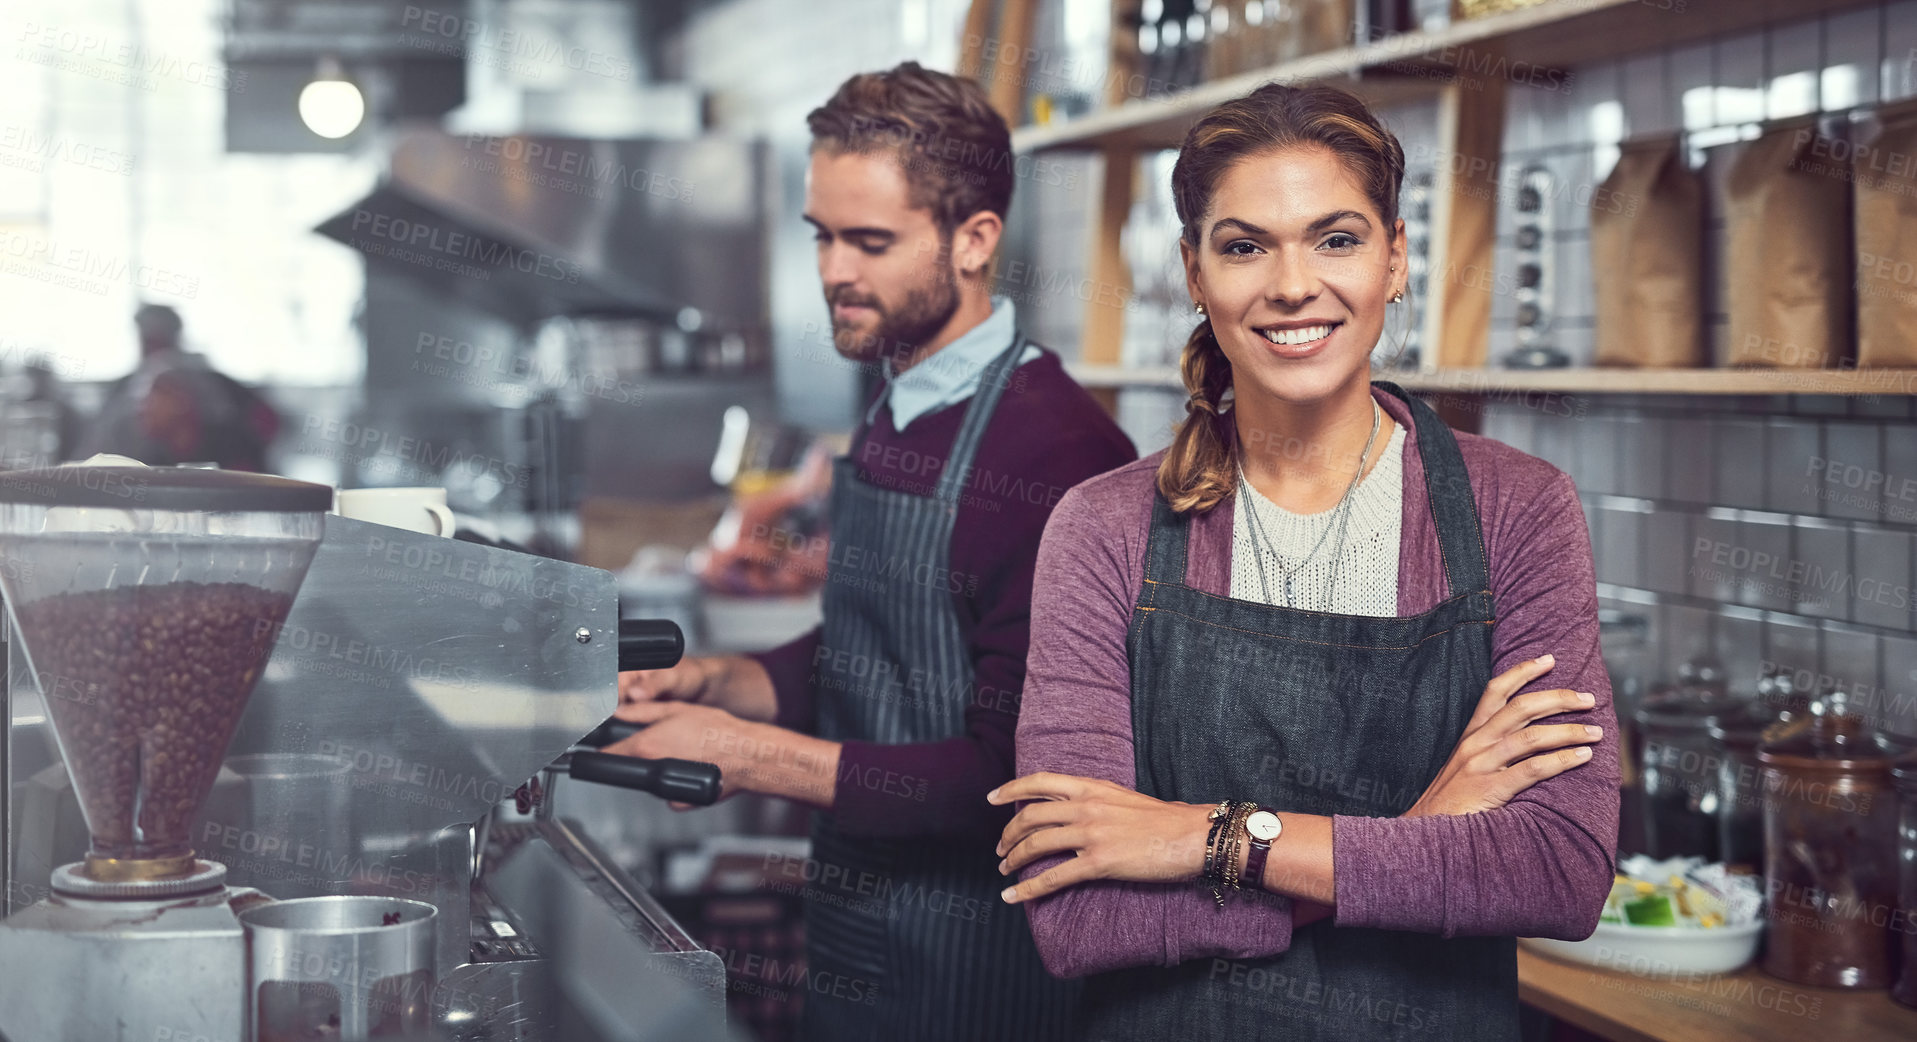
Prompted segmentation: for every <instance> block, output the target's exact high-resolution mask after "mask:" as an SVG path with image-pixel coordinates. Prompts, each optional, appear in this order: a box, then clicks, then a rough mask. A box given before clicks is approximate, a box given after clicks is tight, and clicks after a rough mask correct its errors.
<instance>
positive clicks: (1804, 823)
mask: <svg viewBox="0 0 1917 1042" xmlns="http://www.w3.org/2000/svg"><path fill="white" fill-rule="evenodd" d="M1897 751H1898V750H1897V748H1896V746H1894V745H1893V744H1892V741H1891V739H1889V738H1888V737H1886V736H1884V735H1881V734H1879V733H1876V732H1874V731H1873V730H1871V728H1870V727H1869V725H1868V724H1867V723H1866V722H1865V721H1864V720H1863V719H1862V718H1861V717H1860V716H1858V715H1856V714H1855V712H1854V710H1851V709H1850V700H1849V699H1848V698H1847V696H1846V692H1844V691H1842V690H1837V691H1831V692H1829V693H1827V694H1825V695H1823V696H1822V697H1821V698H1820V699H1819V700H1818V701H1817V702H1815V703H1813V704H1812V706H1811V718H1810V723H1809V725H1808V726H1806V727H1804V728H1803V729H1802V730H1801V731H1798V732H1797V733H1795V734H1789V735H1786V736H1782V737H1778V738H1774V739H1767V740H1765V741H1764V742H1762V743H1760V744H1759V745H1758V749H1757V760H1758V763H1759V764H1760V765H1761V766H1762V768H1763V778H1762V783H1761V784H1762V788H1763V800H1764V855H1765V856H1764V876H1765V883H1766V887H1765V891H1766V893H1765V906H1766V912H1767V914H1768V916H1769V919H1770V926H1769V929H1768V932H1767V934H1766V944H1765V948H1764V964H1763V965H1764V970H1765V972H1767V973H1770V974H1771V975H1773V976H1776V977H1781V978H1783V979H1785V980H1789V981H1794V982H1796V983H1798V984H1808V985H1812V986H1814V987H1825V988H1882V987H1886V986H1888V985H1889V984H1890V982H1891V972H1892V965H1893V963H1892V954H1891V941H1892V937H1893V934H1892V930H1891V926H1892V924H1893V923H1894V922H1896V921H1897V919H1896V911H1897V885H1898V871H1897V821H1898V812H1899V810H1900V804H1899V801H1898V800H1897V799H1896V797H1895V793H1894V788H1893V784H1892V777H1891V764H1892V760H1893V759H1894V758H1895V755H1896V753H1897Z"/></svg>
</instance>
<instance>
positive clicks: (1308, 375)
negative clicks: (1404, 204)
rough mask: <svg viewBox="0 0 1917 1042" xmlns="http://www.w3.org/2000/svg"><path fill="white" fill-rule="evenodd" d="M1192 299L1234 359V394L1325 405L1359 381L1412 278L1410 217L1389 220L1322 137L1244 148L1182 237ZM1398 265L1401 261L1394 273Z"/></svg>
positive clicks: (1181, 241) (1232, 361)
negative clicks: (1193, 236)
mask: <svg viewBox="0 0 1917 1042" xmlns="http://www.w3.org/2000/svg"><path fill="white" fill-rule="evenodd" d="M1179 245H1180V251H1181V253H1182V254H1183V256H1184V262H1185V277H1186V283H1187V285H1188V287H1189V288H1190V290H1191V294H1192V300H1193V301H1195V302H1198V303H1202V304H1204V305H1205V310H1206V312H1207V313H1208V314H1209V316H1210V318H1211V328H1212V333H1213V335H1214V336H1216V337H1217V338H1218V344H1219V346H1220V347H1222V348H1224V351H1225V357H1227V358H1229V359H1230V360H1231V366H1232V380H1233V386H1234V394H1235V395H1237V396H1238V398H1239V400H1240V401H1243V400H1244V396H1245V395H1247V394H1253V393H1257V394H1263V395H1266V396H1270V397H1272V398H1276V399H1279V400H1282V401H1286V402H1291V403H1293V404H1299V405H1303V404H1309V403H1313V402H1318V401H1321V400H1323V399H1324V398H1326V397H1327V396H1329V395H1331V394H1333V393H1334V392H1336V391H1338V390H1339V389H1341V388H1344V387H1347V386H1349V385H1350V383H1351V381H1352V380H1353V379H1354V378H1358V379H1362V374H1363V373H1364V372H1365V370H1366V366H1367V365H1368V360H1369V358H1370V355H1371V349H1372V348H1373V347H1374V346H1376V345H1377V343H1378V337H1379V335H1380V334H1381V333H1382V332H1383V331H1384V317H1385V305H1386V303H1387V302H1388V301H1389V300H1390V299H1391V297H1392V295H1393V294H1396V293H1398V292H1399V291H1400V290H1401V289H1403V287H1404V284H1405V242H1404V222H1403V221H1397V222H1394V224H1393V226H1392V227H1389V228H1387V227H1385V226H1384V223H1383V219H1382V218H1381V217H1380V216H1379V214H1378V210H1377V207H1376V206H1374V205H1373V204H1372V202H1371V200H1370V199H1369V198H1367V197H1366V196H1365V193H1364V190H1363V189H1362V188H1361V187H1359V184H1358V181H1357V179H1356V178H1354V177H1353V176H1352V175H1351V173H1350V171H1348V170H1347V169H1345V165H1344V164H1343V163H1342V162H1341V161H1339V159H1338V157H1337V155H1336V154H1335V153H1333V152H1332V151H1331V150H1329V149H1327V148H1323V147H1321V146H1315V145H1314V146H1306V147H1299V148H1287V149H1280V150H1275V151H1271V152H1264V153H1260V154H1257V155H1252V156H1247V157H1245V158H1244V159H1241V160H1239V161H1238V162H1237V163H1234V164H1233V165H1232V166H1231V167H1230V168H1228V169H1227V170H1226V171H1225V174H1224V177H1222V178H1221V179H1220V180H1219V182H1218V187H1217V190H1216V191H1215V192H1213V194H1212V200H1211V208H1210V210H1209V212H1207V213H1206V214H1205V215H1204V218H1203V222H1202V223H1201V225H1200V226H1199V239H1198V245H1197V246H1196V247H1194V246H1192V245H1191V244H1190V243H1188V242H1185V241H1183V240H1182V239H1181V240H1180V243H1179ZM1393 268H1395V269H1397V270H1395V271H1393V270H1392V269H1393Z"/></svg>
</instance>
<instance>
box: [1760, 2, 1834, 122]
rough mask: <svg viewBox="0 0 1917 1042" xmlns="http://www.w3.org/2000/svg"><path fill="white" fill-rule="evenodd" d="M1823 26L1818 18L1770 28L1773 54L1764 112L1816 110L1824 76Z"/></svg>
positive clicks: (1777, 115)
mask: <svg viewBox="0 0 1917 1042" xmlns="http://www.w3.org/2000/svg"><path fill="white" fill-rule="evenodd" d="M1822 30H1823V27H1822V26H1821V25H1820V24H1819V23H1818V22H1817V21H1816V20H1815V19H1813V20H1810V21H1799V22H1785V23H1783V24H1780V25H1775V26H1772V27H1771V28H1770V30H1769V33H1768V35H1769V37H1770V54H1769V60H1768V68H1767V70H1766V71H1767V73H1768V75H1769V79H1768V82H1767V83H1766V84H1765V87H1766V93H1767V95H1768V97H1767V98H1766V101H1765V106H1764V107H1765V115H1766V118H1769V119H1788V118H1790V117H1792V116H1802V115H1804V114H1806V113H1810V112H1816V111H1817V88H1818V81H1819V80H1820V79H1821V78H1822V73H1823V59H1822V55H1821V54H1820V53H1819V51H1820V49H1821V47H1822V45H1823V31H1822Z"/></svg>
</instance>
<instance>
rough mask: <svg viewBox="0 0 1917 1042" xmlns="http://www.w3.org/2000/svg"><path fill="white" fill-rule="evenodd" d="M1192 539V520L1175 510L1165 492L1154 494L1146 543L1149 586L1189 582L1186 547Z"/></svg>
mask: <svg viewBox="0 0 1917 1042" xmlns="http://www.w3.org/2000/svg"><path fill="white" fill-rule="evenodd" d="M1190 538H1191V518H1190V517H1188V516H1181V515H1180V514H1179V513H1178V512H1177V511H1175V510H1173V509H1172V508H1171V502H1170V501H1169V500H1167V499H1166V498H1165V494H1164V493H1163V492H1159V491H1157V490H1156V489H1155V488H1154V489H1153V491H1152V527H1151V534H1150V535H1149V536H1148V537H1147V538H1146V543H1145V584H1146V586H1147V587H1148V588H1149V587H1150V585H1151V584H1152V583H1154V582H1159V583H1166V584H1169V585H1172V586H1182V585H1184V582H1185V558H1186V556H1187V551H1186V547H1187V546H1188V545H1189V540H1190Z"/></svg>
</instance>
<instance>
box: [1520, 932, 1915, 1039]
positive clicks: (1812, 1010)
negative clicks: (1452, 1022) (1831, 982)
mask: <svg viewBox="0 0 1917 1042" xmlns="http://www.w3.org/2000/svg"><path fill="white" fill-rule="evenodd" d="M1518 997H1519V999H1521V1000H1522V1001H1523V1002H1524V1003H1525V1004H1526V1005H1529V1006H1535V1007H1537V1008H1538V1009H1541V1010H1543V1011H1545V1012H1546V1013H1549V1014H1551V1015H1552V1016H1554V1017H1556V1018H1558V1019H1559V1020H1562V1021H1565V1022H1566V1023H1569V1024H1574V1025H1576V1026H1578V1027H1580V1028H1583V1029H1584V1030H1586V1031H1590V1032H1593V1033H1595V1034H1597V1035H1600V1036H1602V1037H1604V1038H1607V1039H1611V1040H1612V1042H1717V1040H1724V1042H1731V1040H1735V1042H1805V1040H1806V1039H1816V1038H1828V1039H1842V1040H1843V1042H1877V1040H1879V1039H1882V1040H1885V1042H1890V1040H1899V1042H1903V1040H1908V1039H1912V1038H1917V1010H1914V1009H1909V1008H1907V1007H1904V1006H1900V1005H1898V1004H1897V1003H1895V1002H1892V1001H1891V1000H1890V993H1889V992H1888V991H1840V990H1835V989H1831V988H1809V987H1805V986H1803V985H1800V984H1792V983H1790V982H1789V981H1784V980H1779V979H1778V978H1776V977H1773V976H1771V975H1770V974H1768V973H1765V972H1764V971H1763V970H1760V969H1758V968H1757V967H1756V966H1755V965H1751V966H1746V967H1745V968H1743V969H1741V970H1739V971H1737V972H1736V973H1731V974H1725V975H1724V976H1721V977H1700V978H1698V979H1696V980H1682V981H1670V980H1654V979H1649V978H1644V977H1633V976H1630V975H1629V974H1624V973H1617V972H1614V971H1611V970H1600V969H1596V968H1593V967H1590V966H1579V965H1576V964H1574V963H1568V962H1559V961H1558V960H1556V959H1552V958H1549V957H1546V956H1543V955H1539V954H1537V953H1535V952H1532V951H1528V950H1526V949H1525V948H1523V947H1520V948H1519V949H1518Z"/></svg>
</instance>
